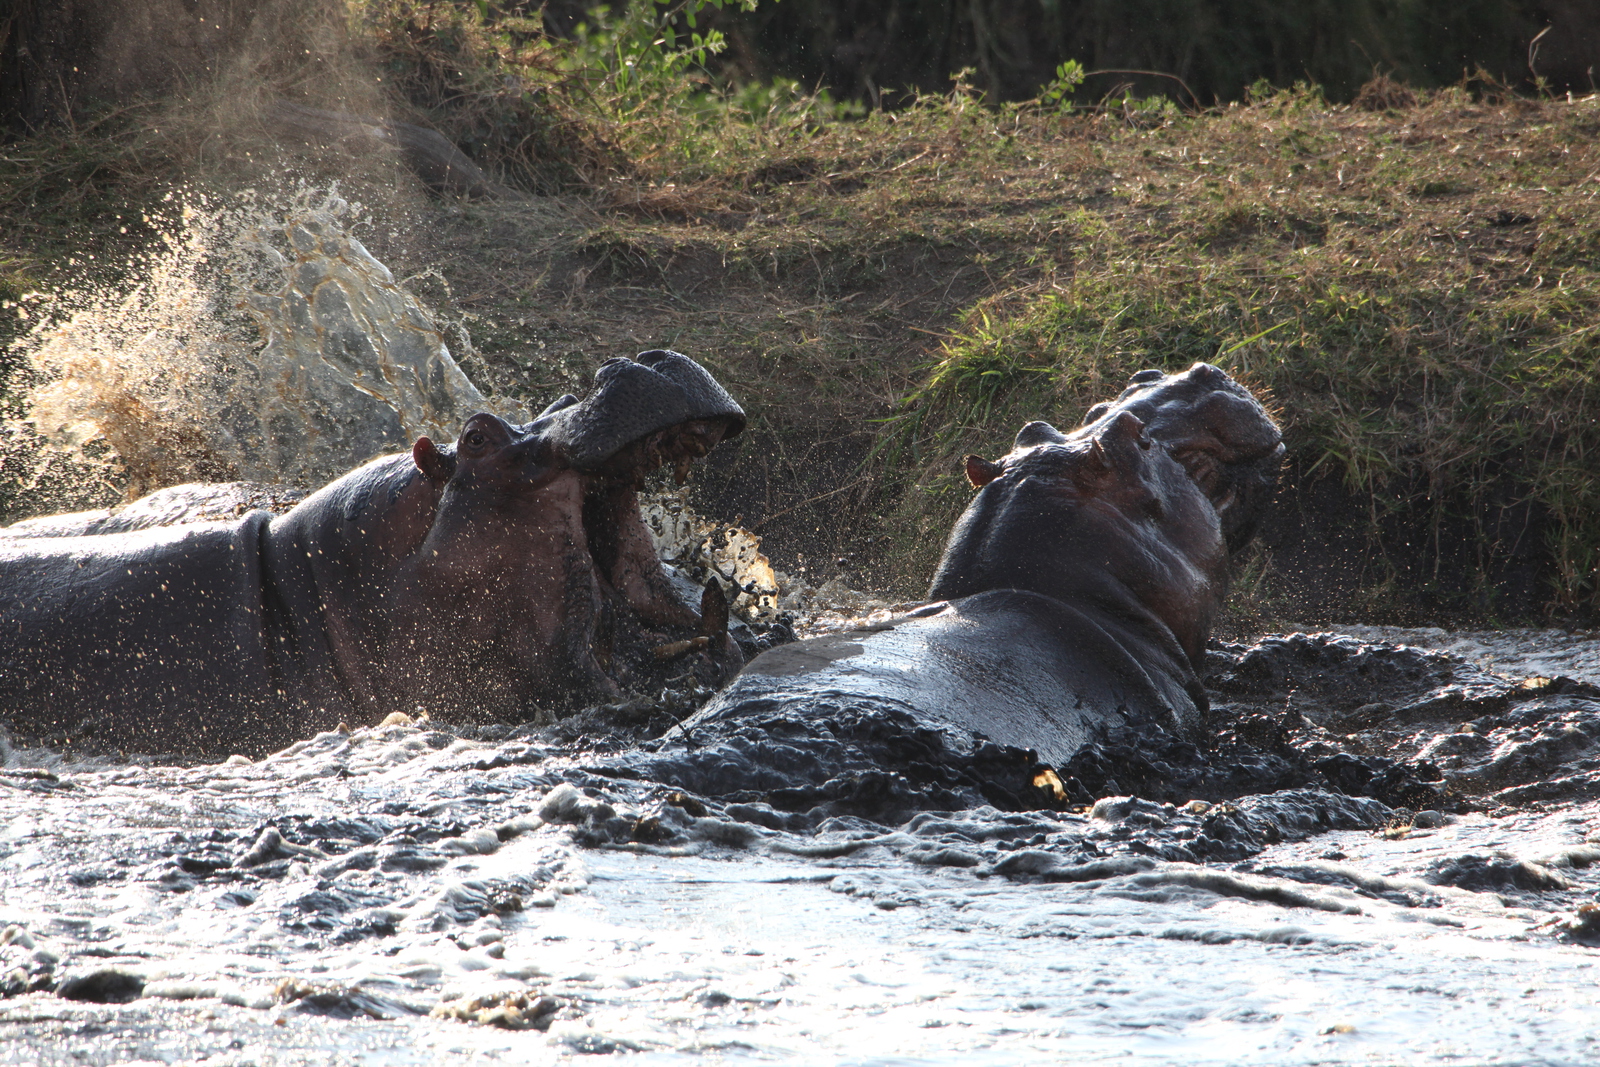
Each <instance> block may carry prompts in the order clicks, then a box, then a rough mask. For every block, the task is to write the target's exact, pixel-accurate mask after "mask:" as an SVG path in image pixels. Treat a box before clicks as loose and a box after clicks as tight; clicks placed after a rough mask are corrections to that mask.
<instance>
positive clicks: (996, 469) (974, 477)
mask: <svg viewBox="0 0 1600 1067" xmlns="http://www.w3.org/2000/svg"><path fill="white" fill-rule="evenodd" d="M961 463H962V466H964V467H965V468H966V470H967V481H969V482H971V483H972V488H974V489H982V488H983V487H984V486H986V485H988V484H989V483H990V482H992V481H994V480H995V479H996V478H998V477H1000V475H1002V474H1004V473H1005V468H1004V467H1002V466H1001V465H1000V464H998V463H991V462H990V461H989V460H986V459H984V458H983V457H982V456H968V457H967V458H966V459H964V460H962V461H961Z"/></svg>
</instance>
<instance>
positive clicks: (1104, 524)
mask: <svg viewBox="0 0 1600 1067" xmlns="http://www.w3.org/2000/svg"><path fill="white" fill-rule="evenodd" d="M966 470H967V476H968V478H969V479H970V480H971V481H972V483H973V485H975V486H977V487H978V495H977V496H976V497H975V498H974V499H973V501H972V503H971V505H970V506H968V508H967V510H966V512H965V513H964V514H963V515H962V516H961V519H960V520H959V521H958V522H957V523H956V527H955V529H954V531H953V532H952V533H951V535H950V542H949V544H948V545H947V546H946V548H945V553H944V557H943V559H941V560H940V563H939V570H938V573H937V574H935V576H934V579H933V586H932V588H931V590H930V591H929V596H930V597H931V598H933V599H952V598H955V597H961V596H969V595H971V594H974V593H979V592H984V591H986V590H989V589H1023V590H1028V591H1031V592H1035V593H1040V594H1043V595H1045V596H1050V597H1054V598H1056V599H1058V600H1061V601H1064V602H1066V603H1068V604H1071V605H1073V606H1074V607H1078V608H1080V609H1083V610H1097V609H1098V610H1099V611H1101V612H1103V613H1106V614H1107V617H1112V618H1116V619H1120V620H1131V619H1135V618H1138V617H1146V618H1147V617H1148V616H1149V615H1154V616H1155V617H1156V618H1157V619H1159V620H1160V622H1161V623H1163V624H1165V626H1166V627H1167V628H1168V629H1170V630H1171V632H1172V633H1173V635H1174V636H1175V637H1176V638H1177V640H1178V643H1179V644H1180V645H1181V646H1182V648H1183V650H1184V652H1185V653H1187V655H1188V656H1189V658H1190V660H1191V661H1192V662H1193V663H1195V664H1196V665H1198V664H1199V663H1200V661H1201V657H1202V655H1203V653H1204V647H1205V640H1206V636H1207V633H1208V631H1209V629H1210V625H1211V620H1212V618H1213V617H1214V615H1215V614H1216V611H1217V608H1218V607H1219V606H1220V604H1221V602H1222V597H1223V595H1224V594H1225V593H1226V591H1227V576H1226V575H1227V551H1226V548H1225V545H1224V541H1223V536H1222V529H1221V525H1220V523H1219V522H1218V518H1217V513H1216V511H1215V510H1214V509H1213V508H1212V506H1211V503H1210V501H1209V500H1208V499H1207V498H1206V496H1205V494H1204V493H1203V492H1202V491H1201V489H1200V486H1199V485H1198V484H1197V483H1196V482H1195V480H1194V479H1192V478H1191V477H1190V476H1189V474H1188V472H1187V471H1186V470H1185V469H1184V468H1183V467H1182V466H1181V465H1180V464H1179V463H1178V462H1177V461H1176V460H1175V459H1174V458H1173V457H1172V456H1171V455H1169V454H1168V452H1167V450H1166V449H1165V448H1164V447H1162V446H1161V445H1160V444H1158V443H1157V442H1155V441H1154V440H1153V439H1152V438H1151V436H1150V435H1149V433H1148V430H1147V428H1146V426H1145V424H1144V423H1143V422H1142V421H1141V420H1140V419H1139V418H1138V417H1137V416H1135V415H1133V414H1131V413H1129V412H1126V411H1122V412H1117V413H1115V414H1113V415H1111V416H1109V417H1107V418H1105V419H1103V420H1102V421H1101V422H1100V423H1099V424H1097V426H1096V427H1094V428H1093V429H1090V430H1080V431H1078V432H1076V433H1074V434H1073V435H1072V436H1070V437H1069V436H1067V435H1065V434H1063V433H1061V432H1060V431H1059V430H1057V429H1056V428H1055V427H1053V426H1051V425H1050V424H1049V423H1045V422H1032V423H1029V424H1028V425H1027V426H1024V427H1023V428H1022V431H1021V432H1020V433H1019V434H1018V435H1017V440H1016V445H1015V447H1014V448H1013V449H1012V451H1011V452H1010V453H1009V454H1007V455H1006V456H1004V457H1003V458H1001V459H1000V460H998V461H994V462H991V461H989V460H985V459H982V458H980V457H978V456H968V457H967V459H966Z"/></svg>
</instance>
